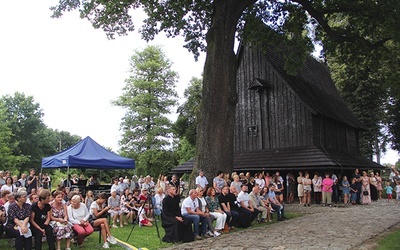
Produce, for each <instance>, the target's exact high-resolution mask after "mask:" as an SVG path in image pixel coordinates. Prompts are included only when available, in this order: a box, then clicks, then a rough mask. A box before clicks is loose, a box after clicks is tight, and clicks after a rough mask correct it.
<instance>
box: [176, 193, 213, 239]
mask: <svg viewBox="0 0 400 250" xmlns="http://www.w3.org/2000/svg"><path fill="white" fill-rule="evenodd" d="M181 213H182V217H184V218H187V219H189V220H190V221H191V222H192V223H193V227H194V228H193V234H194V238H195V240H201V239H202V238H201V236H200V233H199V225H200V222H201V233H202V234H205V233H206V227H207V223H206V221H205V218H206V214H205V213H203V212H202V211H201V210H200V209H199V203H198V200H197V191H196V189H191V190H190V191H189V197H187V198H185V199H184V200H183V202H182V207H181Z"/></svg>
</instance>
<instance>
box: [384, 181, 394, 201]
mask: <svg viewBox="0 0 400 250" xmlns="http://www.w3.org/2000/svg"><path fill="white" fill-rule="evenodd" d="M385 192H386V195H387V200H388V202H390V201H391V200H392V198H393V197H392V194H393V188H392V186H390V182H388V181H387V182H386V186H385Z"/></svg>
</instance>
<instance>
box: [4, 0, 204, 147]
mask: <svg viewBox="0 0 400 250" xmlns="http://www.w3.org/2000/svg"><path fill="white" fill-rule="evenodd" d="M55 3H56V1H54V0H40V1H32V0H20V1H1V3H0V28H1V32H2V39H1V41H0V95H1V96H3V95H5V94H10V95H13V94H14V93H15V92H16V91H19V92H23V93H25V95H27V96H33V97H34V100H35V102H37V103H39V104H40V107H41V108H42V109H43V112H44V117H43V121H44V123H45V124H46V125H47V126H48V127H50V128H52V129H58V130H60V131H61V130H62V131H68V132H70V133H71V134H76V135H79V136H81V137H82V138H84V137H86V136H90V137H92V138H93V139H94V140H96V141H97V142H98V143H100V144H101V145H103V146H105V147H110V148H112V149H113V150H114V151H117V150H118V148H119V146H118V140H119V139H120V135H121V132H120V131H119V126H120V123H121V118H122V117H123V115H124V111H123V110H122V109H121V108H119V107H115V106H113V105H112V104H111V101H112V100H115V99H116V98H117V97H118V96H120V95H121V94H122V93H123V92H122V88H123V87H124V85H125V82H124V80H125V79H127V78H128V76H129V74H128V70H129V68H130V65H129V58H130V57H131V56H132V55H133V53H134V50H143V49H144V48H145V47H146V45H148V44H147V43H146V42H145V41H143V40H141V38H140V35H139V34H138V33H137V32H133V33H130V34H129V35H128V36H123V37H118V36H116V39H115V40H108V39H107V37H106V34H105V33H104V32H103V31H102V30H95V29H94V28H93V27H92V26H91V24H90V23H89V21H87V20H86V19H80V18H79V13H78V12H73V13H67V14H65V15H64V16H63V17H62V18H60V19H52V18H50V16H51V11H50V10H49V7H50V6H53V5H55ZM135 23H137V25H136V27H137V28H139V27H140V24H141V20H140V19H139V21H137V22H136V21H135ZM150 44H151V45H161V46H162V48H163V50H164V52H165V54H166V57H167V58H168V59H169V60H170V61H171V62H172V63H173V65H172V70H174V71H177V72H178V73H179V76H180V79H179V82H178V83H177V92H178V94H179V95H180V96H181V97H183V91H184V90H185V88H186V87H187V85H188V83H189V81H190V79H191V78H192V77H201V73H202V71H203V65H204V57H205V56H204V55H202V56H201V57H200V58H199V61H198V62H196V61H195V60H194V57H193V55H192V54H191V53H189V52H188V51H187V50H186V49H185V48H183V44H184V43H183V39H182V38H174V39H170V38H166V37H165V36H162V35H161V36H158V37H157V39H156V40H155V41H153V42H151V43H150ZM181 101H182V98H181Z"/></svg>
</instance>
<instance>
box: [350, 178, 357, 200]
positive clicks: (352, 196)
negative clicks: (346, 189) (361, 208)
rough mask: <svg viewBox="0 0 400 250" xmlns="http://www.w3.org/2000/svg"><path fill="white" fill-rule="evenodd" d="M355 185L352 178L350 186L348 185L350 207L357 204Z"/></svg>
mask: <svg viewBox="0 0 400 250" xmlns="http://www.w3.org/2000/svg"><path fill="white" fill-rule="evenodd" d="M357 192H358V190H357V185H356V179H355V178H353V179H351V184H350V201H351V204H352V205H355V204H356V202H357Z"/></svg>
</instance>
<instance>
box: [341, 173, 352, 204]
mask: <svg viewBox="0 0 400 250" xmlns="http://www.w3.org/2000/svg"><path fill="white" fill-rule="evenodd" d="M342 193H343V203H344V204H345V205H348V202H349V195H350V183H349V181H348V180H347V176H343V180H342Z"/></svg>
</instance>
